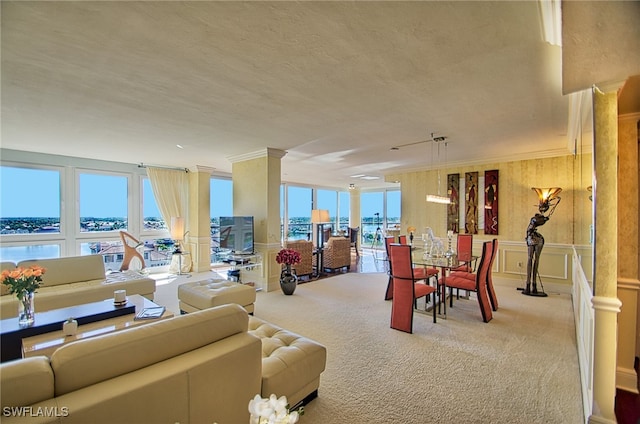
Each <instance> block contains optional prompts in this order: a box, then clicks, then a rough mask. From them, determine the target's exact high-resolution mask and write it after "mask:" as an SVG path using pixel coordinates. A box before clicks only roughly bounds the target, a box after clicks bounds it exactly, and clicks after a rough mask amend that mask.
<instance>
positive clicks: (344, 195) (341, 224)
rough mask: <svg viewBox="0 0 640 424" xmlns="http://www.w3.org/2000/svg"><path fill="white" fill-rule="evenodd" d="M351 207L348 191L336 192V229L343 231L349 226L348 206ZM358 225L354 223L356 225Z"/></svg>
mask: <svg viewBox="0 0 640 424" xmlns="http://www.w3.org/2000/svg"><path fill="white" fill-rule="evenodd" d="M350 207H351V198H350V196H349V192H347V191H341V192H339V193H338V211H339V213H338V229H339V230H344V231H345V232H346V231H347V229H348V228H349V210H350V209H349V208H350ZM357 226H358V225H357V224H356V225H354V227H357Z"/></svg>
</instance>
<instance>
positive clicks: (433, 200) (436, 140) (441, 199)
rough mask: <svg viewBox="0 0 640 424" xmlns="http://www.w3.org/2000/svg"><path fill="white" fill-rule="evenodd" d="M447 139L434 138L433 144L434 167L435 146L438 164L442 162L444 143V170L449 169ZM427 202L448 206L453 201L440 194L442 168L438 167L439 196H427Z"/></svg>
mask: <svg viewBox="0 0 640 424" xmlns="http://www.w3.org/2000/svg"><path fill="white" fill-rule="evenodd" d="M446 139H447V137H433V143H431V163H432V165H433V145H434V144H437V145H438V162H440V143H444V152H445V153H444V155H445V159H444V168H445V169H446V167H447V144H448V143H447V142H446V141H445V140H446ZM432 167H433V166H432ZM427 202H429V203H441V204H444V205H448V204H449V203H451V199H450V198H449V197H448V196H442V195H441V194H440V167H438V194H427Z"/></svg>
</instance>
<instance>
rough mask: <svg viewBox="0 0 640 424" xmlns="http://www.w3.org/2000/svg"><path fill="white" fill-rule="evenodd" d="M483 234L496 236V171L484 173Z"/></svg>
mask: <svg viewBox="0 0 640 424" xmlns="http://www.w3.org/2000/svg"><path fill="white" fill-rule="evenodd" d="M484 233H485V234H498V170H497V169H494V170H492V171H485V172H484Z"/></svg>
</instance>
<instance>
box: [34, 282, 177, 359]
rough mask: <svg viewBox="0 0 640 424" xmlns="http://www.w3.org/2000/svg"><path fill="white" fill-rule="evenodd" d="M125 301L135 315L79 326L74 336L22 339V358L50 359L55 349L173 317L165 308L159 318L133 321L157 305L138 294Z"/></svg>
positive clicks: (60, 334) (58, 333) (51, 334)
mask: <svg viewBox="0 0 640 424" xmlns="http://www.w3.org/2000/svg"><path fill="white" fill-rule="evenodd" d="M127 300H128V303H132V304H133V305H135V313H131V314H127V315H121V316H117V317H113V318H108V319H104V320H100V321H95V322H91V323H88V324H83V325H79V326H78V331H77V332H76V334H75V335H74V336H65V335H64V333H63V332H62V330H57V331H52V332H49V333H45V334H39V335H36V336H32V337H27V338H24V339H22V357H23V358H29V357H32V356H39V355H45V356H48V357H51V355H52V354H53V352H54V351H55V350H56V349H58V348H59V347H61V346H64V345H65V344H67V343H71V342H74V341H76V340H84V339H88V338H90V337H94V336H99V335H101V334H107V333H113V332H115V331H120V330H126V329H127V328H132V327H136V326H138V325H144V324H149V323H152V322H156V321H159V320H162V319H167V318H171V317H173V313H172V312H171V311H169V310H168V309H166V308H165V311H164V313H163V314H162V316H160V317H159V318H154V319H141V320H136V319H134V318H135V316H136V314H137V313H138V312H140V311H141V310H143V309H144V308H153V307H157V306H159V305H157V304H155V303H153V302H152V301H150V300H149V299H147V298H146V297H144V296H140V295H138V294H134V295H129V296H127ZM105 302H111V303H113V299H107V300H105Z"/></svg>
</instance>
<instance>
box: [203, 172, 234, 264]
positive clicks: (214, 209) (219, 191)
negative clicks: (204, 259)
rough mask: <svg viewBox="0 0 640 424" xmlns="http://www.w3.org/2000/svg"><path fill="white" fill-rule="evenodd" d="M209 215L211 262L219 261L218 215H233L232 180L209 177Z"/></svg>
mask: <svg viewBox="0 0 640 424" xmlns="http://www.w3.org/2000/svg"><path fill="white" fill-rule="evenodd" d="M209 193H210V194H209V215H210V227H211V263H216V262H220V260H221V259H220V258H218V257H217V253H218V252H219V251H220V217H221V216H233V181H232V180H231V179H229V178H211V181H210V183H209Z"/></svg>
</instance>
